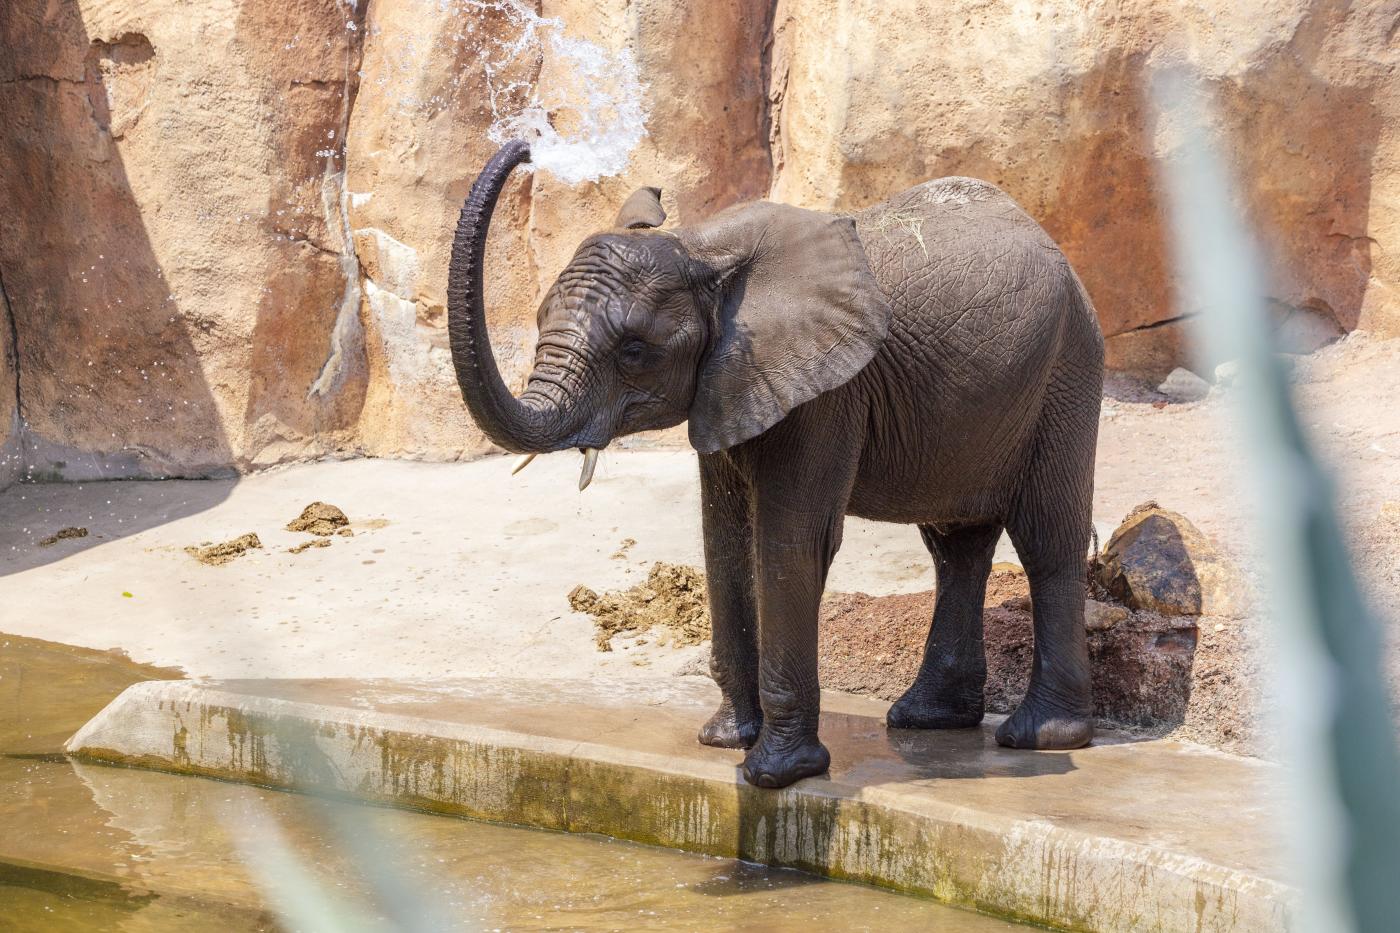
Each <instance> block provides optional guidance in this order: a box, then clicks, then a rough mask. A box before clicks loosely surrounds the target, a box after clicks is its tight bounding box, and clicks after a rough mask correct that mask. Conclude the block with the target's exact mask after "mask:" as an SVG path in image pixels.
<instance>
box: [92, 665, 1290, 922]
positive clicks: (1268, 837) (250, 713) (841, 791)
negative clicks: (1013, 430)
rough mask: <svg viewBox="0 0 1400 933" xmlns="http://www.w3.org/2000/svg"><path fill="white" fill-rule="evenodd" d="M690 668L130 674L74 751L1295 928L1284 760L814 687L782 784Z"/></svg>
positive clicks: (960, 883) (872, 878)
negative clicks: (813, 736) (636, 675)
mask: <svg viewBox="0 0 1400 933" xmlns="http://www.w3.org/2000/svg"><path fill="white" fill-rule="evenodd" d="M717 698H718V695H717V691H716V690H715V688H714V686H713V685H712V684H710V683H709V682H708V681H705V680H702V679H699V678H670V679H667V680H651V681H644V682H639V681H627V680H607V679H602V678H595V679H594V680H591V681H588V682H569V681H560V682H552V683H542V682H539V681H530V680H515V681H511V680H504V679H477V680H453V681H370V682H364V681H353V680H330V681H228V682H213V683H191V682H174V683H150V684H141V685H137V686H135V687H132V688H130V689H128V690H127V691H126V692H125V693H124V694H123V695H122V697H121V698H119V699H118V700H117V701H115V702H114V703H113V704H112V705H111V706H109V707H108V708H107V709H106V710H105V711H104V712H103V713H102V714H101V715H100V716H99V717H97V718H96V719H94V720H93V721H92V722H91V723H89V724H88V725H87V726H85V727H84V728H83V730H81V731H80V732H79V733H78V734H77V735H76V736H75V737H74V739H73V741H72V742H71V743H70V746H69V747H70V749H72V750H73V751H75V752H77V753H80V754H82V755H84V756H88V757H93V758H97V759H101V760H109V761H122V762H128V763H137V764H142V765H145V766H149V767H156V768H163V769H168V770H172V771H180V772H188V773H197V774H204V775H212V776H217V777H222V778H226V779H234V780H239V779H241V780H248V781H253V782H256V783H259V784H265V785H271V786H279V787H292V788H299V789H303V790H307V791H310V792H313V793H319V794H327V795H334V796H338V797H345V798H354V799H360V800H369V801H374V802H378V803H388V804H399V805H407V806H413V807H417V808H423V809H433V810H438V811H441V812H444V813H452V814H465V815H469V816H474V817H481V818H486V819H493V820H498V821H504V822H517V823H524V824H529V825H534V826H540V827H544V828H549V829H560V830H569V831H572V832H596V833H604V834H608V835H613V836H617V837H621V838H626V839H632V840H637V841H642V842H648V843H652V844H657V845H665V846H673V847H678V848H684V849H687V850H689V851H695V852H701V853H706V854H711V855H719V856H736V855H737V856H740V857H743V858H746V859H751V860H754V861H760V862H765V863H770V864H775V865H783V866H795V867H800V868H803V869H806V870H809V871H814V872H821V873H825V874H829V875H831V876H833V877H837V878H845V879H852V880H859V881H864V882H868V883H874V884H880V885H884V886H887V887H891V888H894V889H896V890H903V891H915V892H919V893H922V894H927V895H930V896H933V897H937V898H940V899H943V900H946V901H948V902H950V903H956V904H963V905H970V906H975V907H977V908H979V909H982V910H985V911H988V912H992V913H998V914H1001V915H1005V916H1015V917H1020V918H1024V919H1031V920H1036V921H1040V922H1046V923H1052V924H1057V925H1063V926H1065V927H1069V928H1074V929H1091V930H1117V929H1139V928H1148V929H1188V928H1191V929H1201V930H1222V931H1223V930H1236V931H1246V930H1281V929H1286V928H1288V925H1289V923H1291V922H1292V916H1293V911H1294V909H1295V896H1294V894H1293V893H1292V891H1291V890H1290V888H1289V887H1288V886H1287V885H1286V884H1285V883H1284V881H1283V878H1282V867H1281V864H1280V861H1279V859H1280V847H1279V844H1278V840H1277V839H1276V837H1275V834H1274V827H1275V825H1276V823H1275V819H1274V814H1276V813H1278V812H1280V806H1281V800H1280V788H1279V786H1278V780H1277V771H1276V769H1275V768H1274V767H1273V766H1271V765H1269V764H1266V763H1263V762H1259V761H1254V760H1247V759H1238V758H1232V757H1229V756H1224V755H1219V754H1215V753H1211V752H1207V751H1204V750H1201V749H1199V748H1195V747H1193V746H1186V745H1181V744H1179V743H1173V742H1167V741H1160V740H1159V741H1143V742H1129V741H1127V740H1126V739H1124V738H1121V737H1114V736H1104V737H1101V739H1100V740H1099V741H1098V742H1096V744H1095V745H1094V746H1093V747H1090V748H1087V749H1082V750H1079V751H1074V752H1063V753H1057V752H1045V753H1035V752H1024V751H1015V750H1009V749H1003V748H1001V747H999V746H997V745H996V744H995V742H994V740H993V738H992V729H993V727H994V726H995V720H990V721H989V722H988V723H987V724H986V725H985V726H984V727H983V728H981V729H969V730H952V731H943V732H908V731H901V730H889V729H887V728H886V727H885V726H884V724H883V714H884V710H885V707H884V704H882V703H879V702H875V701H871V700H867V699H863V698H858V697H849V696H843V695H840V694H827V695H825V696H824V701H823V702H824V711H823V722H822V730H823V731H822V736H823V739H824V740H825V741H826V743H827V745H828V746H829V748H830V749H831V752H832V758H833V765H832V770H831V773H830V774H829V775H828V776H825V777H822V778H814V779H808V780H806V781H802V782H799V783H798V784H797V785H794V786H793V787H792V788H788V789H787V790H784V791H782V792H772V791H764V790H760V789H756V788H752V787H749V786H748V785H746V784H744V783H743V782H742V781H741V780H740V779H739V777H738V774H737V770H738V769H737V766H738V764H739V762H740V760H741V757H742V756H741V754H740V753H738V752H734V751H727V750H719V749H710V748H705V747H702V746H700V745H698V744H697V743H696V742H695V738H694V736H695V731H696V729H697V728H698V726H699V724H700V723H702V722H703V721H704V719H705V717H706V716H707V715H708V713H709V712H710V711H711V710H712V709H713V707H714V705H715V703H716V702H717Z"/></svg>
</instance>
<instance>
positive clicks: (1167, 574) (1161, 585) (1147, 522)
mask: <svg viewBox="0 0 1400 933" xmlns="http://www.w3.org/2000/svg"><path fill="white" fill-rule="evenodd" d="M1098 574H1099V581H1098V582H1099V583H1100V584H1101V585H1102V586H1103V587H1104V589H1105V590H1107V591H1108V592H1109V593H1110V594H1112V596H1113V597H1114V598H1115V599H1117V600H1118V601H1119V602H1121V603H1123V604H1124V605H1126V606H1128V607H1130V608H1132V609H1144V610H1150V611H1152V612H1157V613H1161V614H1162V615H1167V616H1180V615H1213V616H1221V617H1227V618H1230V617H1238V616H1241V615H1243V614H1244V613H1245V611H1246V610H1247V608H1248V594H1247V590H1246V586H1245V583H1244V581H1243V579H1242V578H1241V576H1240V575H1239V573H1238V571H1237V570H1236V569H1235V567H1234V565H1233V564H1232V563H1231V562H1230V561H1229V560H1228V559H1227V558H1226V557H1225V556H1224V555H1222V554H1221V553H1220V551H1219V550H1218V549H1217V548H1216V546H1215V545H1214V544H1213V543H1211V541H1210V540H1209V539H1208V538H1206V536H1205V535H1203V534H1202V533H1201V532H1200V531H1199V530H1197V528H1196V526H1195V525H1193V524H1191V522H1190V521H1188V520H1187V519H1186V518H1185V516H1182V515H1180V514H1178V513H1176V512H1172V511H1169V510H1167V509H1163V508H1161V507H1160V506H1158V505H1157V504H1156V503H1155V502H1149V503H1144V504H1143V505H1140V506H1138V507H1137V508H1135V509H1134V510H1133V511H1132V512H1131V513H1130V514H1129V515H1128V517H1127V518H1125V519H1124V520H1123V524H1121V525H1120V526H1118V529H1117V530H1116V531H1115V532H1114V533H1113V536H1112V537H1110V538H1109V540H1108V544H1107V545H1106V546H1105V548H1104V551H1103V555H1102V558H1101V561H1100V564H1099V569H1098Z"/></svg>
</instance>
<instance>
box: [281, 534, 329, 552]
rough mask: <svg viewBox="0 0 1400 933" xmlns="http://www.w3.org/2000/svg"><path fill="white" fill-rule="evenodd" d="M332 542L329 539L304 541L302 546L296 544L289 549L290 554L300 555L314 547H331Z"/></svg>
mask: <svg viewBox="0 0 1400 933" xmlns="http://www.w3.org/2000/svg"><path fill="white" fill-rule="evenodd" d="M330 546H331V542H330V540H329V539H327V538H312V539H311V540H310V541H303V542H302V543H301V544H294V545H292V546H291V547H289V548H287V553H288V554H300V553H301V552H302V551H305V550H307V549H308V548H313V547H330Z"/></svg>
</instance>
